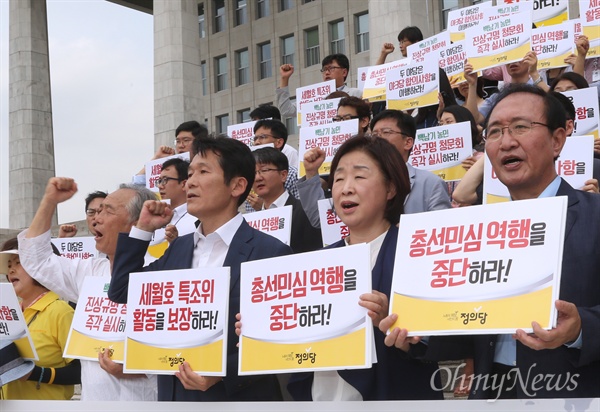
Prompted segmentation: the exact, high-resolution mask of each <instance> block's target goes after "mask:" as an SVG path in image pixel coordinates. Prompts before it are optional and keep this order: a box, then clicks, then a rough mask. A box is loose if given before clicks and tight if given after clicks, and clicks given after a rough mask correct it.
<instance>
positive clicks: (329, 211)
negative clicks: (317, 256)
mask: <svg viewBox="0 0 600 412" xmlns="http://www.w3.org/2000/svg"><path fill="white" fill-rule="evenodd" d="M317 206H318V208H319V222H320V223H321V237H322V238H323V246H329V245H331V244H333V243H335V242H337V241H339V240H341V239H344V238H346V237H348V235H349V234H350V231H349V230H348V226H346V225H345V224H344V222H342V219H340V217H339V216H338V215H337V213H335V211H334V210H333V199H321V200H319V201H318V202H317Z"/></svg>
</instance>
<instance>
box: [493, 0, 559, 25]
mask: <svg viewBox="0 0 600 412" xmlns="http://www.w3.org/2000/svg"><path fill="white" fill-rule="evenodd" d="M521 4H531V6H532V8H533V22H534V23H535V25H536V27H547V26H552V25H554V24H560V23H562V22H564V21H565V20H568V18H569V2H568V1H560V0H534V1H530V0H499V1H498V6H501V5H505V6H514V5H521Z"/></svg>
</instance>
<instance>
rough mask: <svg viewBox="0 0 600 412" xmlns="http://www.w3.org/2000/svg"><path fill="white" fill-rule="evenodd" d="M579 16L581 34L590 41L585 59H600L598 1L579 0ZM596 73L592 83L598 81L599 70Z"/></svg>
mask: <svg viewBox="0 0 600 412" xmlns="http://www.w3.org/2000/svg"><path fill="white" fill-rule="evenodd" d="M579 15H580V16H581V28H582V31H583V34H584V35H585V36H587V38H588V40H589V41H590V48H589V50H588V52H587V55H586V56H585V58H586V59H592V58H595V57H600V0H579ZM597 72H598V74H597V78H596V76H594V78H593V79H592V81H593V82H598V81H600V69H599V70H597Z"/></svg>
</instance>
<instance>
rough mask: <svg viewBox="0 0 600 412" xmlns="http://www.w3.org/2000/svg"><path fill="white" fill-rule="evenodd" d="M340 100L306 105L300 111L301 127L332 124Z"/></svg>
mask: <svg viewBox="0 0 600 412" xmlns="http://www.w3.org/2000/svg"><path fill="white" fill-rule="evenodd" d="M340 100H342V99H341V98H337V99H327V100H321V101H318V102H312V103H307V104H305V105H304V108H303V110H302V113H301V116H302V127H307V126H309V127H312V126H322V125H324V124H329V123H332V122H333V120H332V119H333V118H334V117H335V116H337V108H338V104H339V103H340Z"/></svg>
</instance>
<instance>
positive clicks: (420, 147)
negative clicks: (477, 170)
mask: <svg viewBox="0 0 600 412" xmlns="http://www.w3.org/2000/svg"><path fill="white" fill-rule="evenodd" d="M472 154H473V144H472V137H471V123H470V122H461V123H455V124H448V125H445V126H437V127H429V128H427V129H419V130H417V135H416V136H415V144H414V146H413V148H412V150H411V152H410V157H409V158H408V162H409V163H410V164H411V165H413V166H414V167H416V168H417V169H423V170H429V171H430V172H432V173H434V174H436V175H438V176H439V177H440V178H442V179H443V180H445V181H447V182H449V181H453V180H460V179H462V178H463V176H464V175H465V173H466V172H467V171H466V170H465V168H464V167H462V164H461V162H462V161H463V160H465V159H466V158H467V157H469V156H471V155H472Z"/></svg>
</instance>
